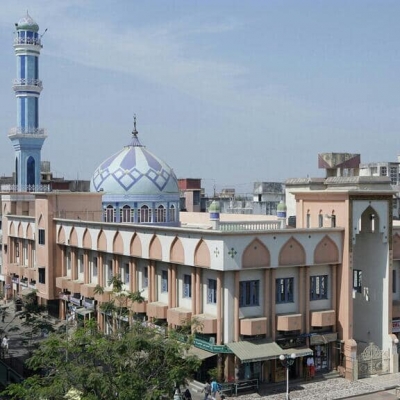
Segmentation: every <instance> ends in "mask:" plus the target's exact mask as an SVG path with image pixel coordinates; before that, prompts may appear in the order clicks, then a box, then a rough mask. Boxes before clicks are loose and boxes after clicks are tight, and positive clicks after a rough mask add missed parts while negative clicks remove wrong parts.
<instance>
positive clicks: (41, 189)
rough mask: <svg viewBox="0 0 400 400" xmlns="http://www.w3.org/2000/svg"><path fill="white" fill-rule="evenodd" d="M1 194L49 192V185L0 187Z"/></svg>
mask: <svg viewBox="0 0 400 400" xmlns="http://www.w3.org/2000/svg"><path fill="white" fill-rule="evenodd" d="M0 191H1V192H8V193H15V192H23V193H24V192H40V193H43V192H46V193H47V192H51V187H50V185H0Z"/></svg>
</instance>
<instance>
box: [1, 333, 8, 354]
mask: <svg viewBox="0 0 400 400" xmlns="http://www.w3.org/2000/svg"><path fill="white" fill-rule="evenodd" d="M1 347H2V348H3V351H4V354H7V353H8V337H7V335H5V336H4V337H3V340H2V341H1Z"/></svg>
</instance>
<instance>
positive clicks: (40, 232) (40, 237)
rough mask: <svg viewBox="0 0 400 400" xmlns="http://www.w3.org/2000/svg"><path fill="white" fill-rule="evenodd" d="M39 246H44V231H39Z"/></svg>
mask: <svg viewBox="0 0 400 400" xmlns="http://www.w3.org/2000/svg"><path fill="white" fill-rule="evenodd" d="M38 241H39V244H42V245H44V244H46V239H45V230H44V229H39V239H38Z"/></svg>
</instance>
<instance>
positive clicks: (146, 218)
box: [138, 206, 151, 222]
mask: <svg viewBox="0 0 400 400" xmlns="http://www.w3.org/2000/svg"><path fill="white" fill-rule="evenodd" d="M138 222H151V209H150V208H149V207H147V206H142V207H140V212H139V215H138Z"/></svg>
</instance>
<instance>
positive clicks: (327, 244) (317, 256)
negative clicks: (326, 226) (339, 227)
mask: <svg viewBox="0 0 400 400" xmlns="http://www.w3.org/2000/svg"><path fill="white" fill-rule="evenodd" d="M338 263H339V249H338V247H337V246H336V243H335V242H334V241H333V240H332V239H331V238H330V237H329V236H328V235H326V236H324V237H323V238H322V239H321V241H320V242H319V243H318V244H317V246H316V247H315V250H314V264H338Z"/></svg>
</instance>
